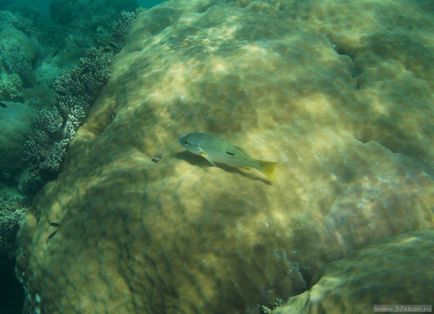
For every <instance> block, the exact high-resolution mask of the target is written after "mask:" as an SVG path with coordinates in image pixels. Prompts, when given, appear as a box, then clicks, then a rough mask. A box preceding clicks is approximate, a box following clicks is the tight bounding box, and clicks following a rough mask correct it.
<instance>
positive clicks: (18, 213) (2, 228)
mask: <svg viewBox="0 0 434 314" xmlns="http://www.w3.org/2000/svg"><path fill="white" fill-rule="evenodd" d="M24 213H25V208H24V207H23V206H22V205H21V204H20V203H19V202H14V201H6V200H3V199H1V200H0V253H1V254H4V255H6V256H9V257H11V258H12V257H13V256H14V254H15V237H16V233H17V231H18V227H19V224H20V222H21V221H22V220H23V218H24Z"/></svg>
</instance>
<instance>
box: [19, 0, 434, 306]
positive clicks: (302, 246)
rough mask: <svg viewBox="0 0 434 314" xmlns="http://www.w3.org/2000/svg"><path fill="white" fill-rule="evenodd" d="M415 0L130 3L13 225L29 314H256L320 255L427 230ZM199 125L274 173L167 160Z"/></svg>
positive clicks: (432, 136) (426, 143)
mask: <svg viewBox="0 0 434 314" xmlns="http://www.w3.org/2000/svg"><path fill="white" fill-rule="evenodd" d="M425 5H427V6H429V2H424V1H422V2H415V1H405V0H393V1H381V2H380V1H373V0H361V1H344V0H342V1H336V0H333V1H331V0H327V1H322V0H321V1H320V0H317V1H295V0H288V1H277V0H274V1H259V0H257V1H251V0H239V1H210V0H209V1H207V0H188V1H187V0H176V1H175V0H173V1H168V2H166V3H165V4H164V5H160V6H157V7H155V8H153V9H150V10H148V11H145V12H143V13H141V14H140V15H139V16H138V18H137V20H136V22H135V24H134V26H133V29H132V32H131V33H130V34H129V36H128V41H127V43H126V46H125V47H124V48H123V49H122V51H121V52H120V53H119V54H118V55H117V56H116V57H115V60H114V62H113V66H112V72H111V75H110V79H109V81H108V83H107V85H106V86H105V87H104V88H103V91H102V93H101V94H100V95H99V97H98V99H97V100H96V103H95V105H94V106H93V107H92V108H91V112H90V114H89V116H88V117H87V120H86V122H85V124H84V125H83V126H82V127H81V128H80V129H79V130H78V132H77V133H76V134H75V137H74V139H73V141H72V142H71V144H70V147H69V150H68V154H67V156H66V160H65V162H64V164H63V165H62V172H61V174H60V175H59V176H58V178H57V179H56V180H55V181H53V182H50V183H49V184H47V185H46V186H45V188H44V189H43V191H42V192H41V193H39V194H38V196H37V198H36V199H35V201H34V204H33V208H32V210H31V211H30V212H29V213H28V215H27V216H26V223H25V224H24V225H23V227H22V228H21V231H20V237H19V243H20V248H19V254H18V257H17V263H18V270H19V271H18V273H19V275H20V277H21V278H22V280H23V281H24V283H25V286H26V289H27V292H28V299H27V309H29V311H33V310H34V309H35V308H37V309H39V310H41V311H42V312H44V313H60V312H61V313H87V312H92V313H104V312H109V313H246V312H247V313H257V312H258V311H260V309H261V308H262V307H261V306H264V307H271V306H273V304H275V302H276V300H277V299H279V300H286V299H288V298H289V297H292V296H295V295H297V294H300V293H302V292H304V291H307V290H308V289H309V288H310V287H311V286H313V285H315V284H316V283H319V284H321V285H322V284H323V282H324V279H321V278H322V277H321V276H322V274H323V273H324V272H325V271H326V269H327V268H326V267H327V265H329V264H330V263H331V262H334V261H337V260H339V259H341V258H344V257H346V256H349V255H352V254H354V253H355V252H357V251H358V250H360V249H362V248H364V247H366V246H368V245H374V244H376V243H378V242H379V241H384V240H385V239H386V238H388V237H391V236H396V235H400V234H404V233H407V232H410V231H416V230H420V229H427V228H432V227H434V217H433V204H434V184H433V175H434V173H433V166H434V164H433V160H434V143H433V142H434V129H433V128H432V121H433V118H434V109H433V107H432V103H433V94H432V90H433V87H434V86H433V85H434V82H433V81H432V77H433V75H432V74H433V64H434V62H433V54H432V51H433V49H434V42H433V41H432V38H431V35H432V32H433V30H434V25H433V23H434V22H433V20H432V16H431V15H430V14H429V13H427V11H428V10H427V8H426V7H424V6H425ZM403 12H405V14H403ZM199 130H200V131H208V132H214V133H217V134H219V135H220V136H221V137H224V138H226V139H227V140H229V141H230V142H232V143H233V144H235V145H239V146H242V147H243V149H245V150H246V151H247V152H248V153H249V154H251V155H252V156H255V157H257V158H262V159H266V160H274V161H277V162H278V163H279V166H278V172H277V176H276V181H275V182H274V184H268V183H267V182H266V181H265V180H264V179H263V178H262V177H261V175H260V174H259V173H256V172H254V171H250V172H248V171H244V170H236V169H231V168H223V167H213V166H211V165H209V164H208V163H207V162H206V160H203V159H201V158H200V157H195V156H192V155H190V154H188V153H186V152H182V148H181V147H180V146H179V145H178V143H177V139H178V137H179V136H180V135H183V134H185V133H188V132H190V131H199ZM157 155H159V156H162V160H161V161H160V162H158V163H155V162H153V161H152V159H153V158H154V157H155V156H157ZM52 222H56V223H57V224H56V225H55V227H53V224H50V223H52ZM54 231H57V233H53V232H54ZM424 245H425V244H424ZM417 249H418V248H417V245H416V246H415V247H414V248H412V250H413V251H415V250H416V251H417ZM413 251H412V252H413ZM397 252H398V253H399V254H401V253H400V252H404V249H403V250H397ZM360 254H363V253H360ZM418 256H419V255H418ZM420 256H422V255H420ZM380 257H381V256H380ZM380 257H379V256H377V258H380ZM372 258H373V259H375V258H376V256H375V254H373V256H372ZM381 261H382V260H381V259H379V260H377V261H373V262H372V265H376V263H380V262H381ZM383 261H387V262H390V263H393V261H394V259H393V258H391V259H385V260H383ZM425 261H426V260H425V259H423V258H422V259H421V260H420V261H419V260H415V261H414V265H418V263H419V262H420V263H421V266H422V264H423V263H424V262H425ZM398 266H399V265H398ZM398 266H397V267H398ZM353 269H354V270H355V271H358V270H360V271H363V272H368V271H369V269H367V267H365V268H363V267H361V268H353ZM331 271H332V272H333V274H334V271H333V268H332V270H331ZM372 271H373V272H374V271H375V269H373V270H372ZM409 271H412V270H411V269H410V270H409ZM336 274H337V270H336ZM342 274H345V272H342ZM424 274H425V272H423V271H420V270H418V271H417V275H418V276H424ZM393 275H394V276H399V275H400V274H399V273H397V272H394V273H393ZM429 275H430V274H429V273H428V272H427V273H426V276H429ZM361 276H362V275H361ZM356 277H357V276H356V275H355V278H356ZM321 280H323V281H321ZM395 280H396V281H399V278H394V279H393V281H395ZM342 287H345V285H343V286H342ZM406 289H407V290H406V291H403V292H402V294H403V295H411V294H412V293H413V292H412V288H411V286H409V287H407V286H406ZM372 291H373V293H375V290H372ZM418 291H420V290H418ZM344 297H345V295H343V296H342V298H344ZM427 297H428V296H427ZM353 298H354V295H349V299H348V300H353ZM422 298H423V296H421V298H420V300H422ZM36 300H38V302H36ZM337 302H342V303H345V302H346V301H344V300H337Z"/></svg>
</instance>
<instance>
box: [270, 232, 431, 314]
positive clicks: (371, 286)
mask: <svg viewBox="0 0 434 314" xmlns="http://www.w3.org/2000/svg"><path fill="white" fill-rule="evenodd" d="M433 264H434V231H433V230H423V231H417V232H411V233H407V234H404V235H401V236H397V237H395V238H392V239H388V240H387V241H384V243H381V244H376V245H374V246H369V247H367V248H363V249H361V250H360V252H357V253H356V254H355V255H354V256H351V257H349V258H345V259H342V260H339V261H337V262H333V263H331V264H330V265H328V266H327V267H326V269H325V272H324V274H323V275H322V277H321V279H320V280H319V282H318V283H316V284H315V285H314V286H313V287H312V288H311V289H310V290H308V291H306V292H304V293H302V294H301V295H298V296H295V297H292V298H290V299H289V301H288V302H287V304H286V305H284V306H282V307H280V308H279V309H276V310H274V311H273V312H272V313H273V314H291V313H296V314H307V313H319V312H321V313H325V314H327V313H354V314H358V313H360V314H363V313H369V312H373V310H374V305H407V304H412V305H424V304H431V302H432V296H433V295H434V274H433V268H432V265H433Z"/></svg>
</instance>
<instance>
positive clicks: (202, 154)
mask: <svg viewBox="0 0 434 314" xmlns="http://www.w3.org/2000/svg"><path fill="white" fill-rule="evenodd" d="M200 155H201V156H202V157H203V158H205V159H206V160H208V161H209V163H210V164H211V165H213V166H215V163H214V162H213V161H212V160H211V159H209V157H208V154H207V153H205V152H204V151H202V152H201V153H200Z"/></svg>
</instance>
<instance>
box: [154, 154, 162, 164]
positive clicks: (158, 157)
mask: <svg viewBox="0 0 434 314" xmlns="http://www.w3.org/2000/svg"><path fill="white" fill-rule="evenodd" d="M161 159H163V156H161V155H155V156H154V157H152V159H151V160H152V161H153V162H155V163H157V162H159V161H161Z"/></svg>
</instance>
